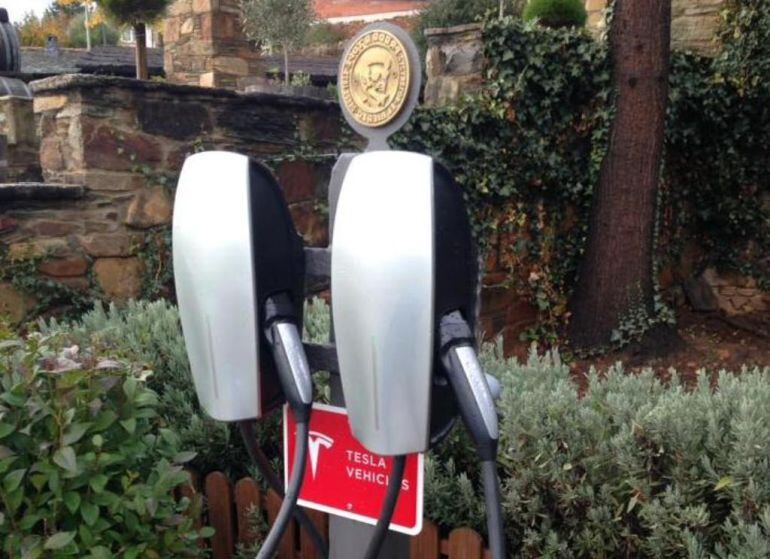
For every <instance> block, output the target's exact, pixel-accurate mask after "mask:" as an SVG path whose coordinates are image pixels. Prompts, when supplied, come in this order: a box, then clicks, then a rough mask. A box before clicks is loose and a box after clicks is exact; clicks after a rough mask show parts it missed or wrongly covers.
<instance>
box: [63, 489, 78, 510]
mask: <svg viewBox="0 0 770 559" xmlns="http://www.w3.org/2000/svg"><path fill="white" fill-rule="evenodd" d="M63 500H64V505H65V506H66V507H67V509H68V510H69V511H70V512H71V513H73V514H74V513H75V512H77V510H78V507H80V494H79V493H78V492H76V491H68V492H67V493H65V494H64V498H63Z"/></svg>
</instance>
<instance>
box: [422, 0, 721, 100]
mask: <svg viewBox="0 0 770 559" xmlns="http://www.w3.org/2000/svg"><path fill="white" fill-rule="evenodd" d="M724 3H725V0H673V4H672V7H671V46H672V47H673V48H675V49H678V50H687V51H694V52H697V53H699V54H704V55H709V56H710V55H713V54H715V53H716V52H717V50H718V48H719V44H718V42H716V34H717V31H718V28H719V21H720V20H719V11H720V9H721V8H722V6H723V5H724ZM606 6H607V0H586V9H587V11H588V28H589V30H591V31H593V32H594V33H595V34H596V35H597V36H598V35H599V34H600V32H601V31H602V30H604V28H605V21H604V12H603V11H604V9H605V7H606ZM425 35H426V38H427V43H428V50H427V54H426V59H425V72H426V75H427V81H426V83H425V104H426V105H428V106H436V105H444V104H447V103H452V102H454V101H456V100H457V99H459V98H460V97H461V96H462V95H463V94H465V93H472V92H474V91H477V90H478V89H479V87H480V85H481V83H482V76H483V66H484V57H483V51H484V45H483V43H482V39H481V25H479V24H469V25H458V26H455V27H447V28H436V29H428V30H426V32H425Z"/></svg>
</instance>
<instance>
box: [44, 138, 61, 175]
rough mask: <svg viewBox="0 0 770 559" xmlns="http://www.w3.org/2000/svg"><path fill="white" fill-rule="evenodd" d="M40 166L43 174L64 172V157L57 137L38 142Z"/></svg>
mask: <svg viewBox="0 0 770 559" xmlns="http://www.w3.org/2000/svg"><path fill="white" fill-rule="evenodd" d="M40 166H41V167H42V169H43V172H47V171H63V170H64V168H65V165H64V156H63V155H62V151H61V144H60V142H59V139H58V138H57V137H55V136H54V137H47V138H43V140H42V141H41V142H40Z"/></svg>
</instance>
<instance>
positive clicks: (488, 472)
mask: <svg viewBox="0 0 770 559" xmlns="http://www.w3.org/2000/svg"><path fill="white" fill-rule="evenodd" d="M439 336H440V339H439V343H440V344H441V345H440V348H439V353H440V358H441V363H442V365H443V368H444V372H445V373H446V375H447V377H448V378H449V382H450V384H451V385H452V388H453V389H454V393H455V397H456V399H457V404H458V406H459V408H460V415H461V416H462V418H463V422H464V423H465V427H466V428H467V429H468V431H469V432H470V434H471V437H472V438H473V442H474V443H475V445H476V451H477V453H478V455H479V458H480V459H481V462H482V474H483V481H484V498H485V501H486V511H487V530H488V533H489V546H490V549H491V550H492V557H493V558H494V559H504V557H505V532H504V529H503V521H502V518H503V517H502V506H501V502H500V501H501V499H500V481H499V477H498V475H497V441H498V437H499V430H498V425H497V413H496V411H495V404H494V396H493V393H492V391H491V390H490V387H489V383H488V381H487V375H485V374H484V371H483V369H482V367H481V363H479V360H478V356H477V354H476V350H475V347H474V342H475V340H474V338H473V332H472V331H471V329H470V327H469V326H468V323H467V322H466V321H465V319H464V318H463V316H462V314H461V313H460V312H459V311H454V312H451V313H448V314H446V315H445V316H443V317H442V318H441V323H440V326H439Z"/></svg>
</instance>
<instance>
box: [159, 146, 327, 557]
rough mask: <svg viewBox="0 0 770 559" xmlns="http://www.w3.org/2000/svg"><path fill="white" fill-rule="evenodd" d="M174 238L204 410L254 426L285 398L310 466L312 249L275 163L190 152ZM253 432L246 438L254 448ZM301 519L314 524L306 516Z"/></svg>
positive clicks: (267, 552) (289, 494)
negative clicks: (307, 317) (304, 332)
mask: <svg viewBox="0 0 770 559" xmlns="http://www.w3.org/2000/svg"><path fill="white" fill-rule="evenodd" d="M212 185H217V188H212ZM202 215H208V219H207V220H206V221H205V222H204V221H203V220H201V219H200V218H201V216H202ZM172 243H173V262H174V277H175V282H176V290H177V299H178V303H179V313H180V318H181V322H182V332H183V334H184V337H185V345H186V347H187V354H188V357H189V360H190V369H191V371H192V376H193V382H194V385H195V389H196V392H197V394H198V399H199V401H200V403H201V406H202V407H203V409H204V410H205V411H206V412H207V413H208V414H209V415H211V416H212V417H213V418H215V419H217V420H220V421H240V422H246V421H249V420H253V419H256V418H260V417H262V416H263V415H265V414H266V413H267V412H269V411H270V410H272V409H274V408H277V407H279V406H280V405H281V404H282V403H283V402H284V401H286V402H287V403H288V405H289V406H290V407H291V408H292V410H293V412H294V414H295V416H296V417H297V440H298V447H299V448H300V451H299V452H298V453H297V462H296V464H295V468H296V469H297V470H298V471H299V472H302V471H304V466H305V458H306V456H307V439H308V434H307V425H308V421H309V416H310V409H311V408H310V406H311V403H312V391H313V384H312V381H311V376H310V375H311V373H310V367H309V365H308V362H307V357H306V356H305V352H304V348H303V346H302V339H301V334H300V332H301V328H302V308H303V304H304V288H303V287H304V253H303V248H302V242H301V239H300V237H299V235H298V234H297V232H296V230H295V229H294V224H293V222H292V220H291V216H290V215H289V211H288V208H287V207H286V203H285V201H284V200H283V196H282V193H281V191H280V188H279V186H278V184H277V183H276V181H275V179H274V178H273V177H272V175H271V174H270V172H269V171H268V170H267V168H266V167H264V166H262V165H261V164H259V163H257V162H256V161H254V160H251V159H249V158H248V157H245V156H242V155H238V154H235V153H227V152H204V153H199V154H196V155H193V156H191V157H188V158H187V160H186V161H185V164H184V167H183V169H182V173H181V175H180V178H179V184H178V187H177V194H176V200H175V204H174V218H173V228H172ZM249 432H250V431H249V430H248V429H246V430H244V431H243V433H244V439H245V440H246V444H247V447H249V451H250V452H254V450H253V449H252V448H251V447H250V445H249V441H248V439H247V433H249ZM265 477H266V478H268V479H269V477H270V473H269V472H265ZM301 481H302V476H301V475H300V476H299V477H297V478H296V479H295V480H293V481H292V482H291V483H290V484H288V485H287V491H286V498H285V499H284V505H283V506H282V507H281V511H280V512H279V514H278V517H277V519H276V521H275V523H274V525H273V529H272V530H271V532H270V534H268V537H267V539H266V541H265V544H264V546H263V548H262V551H261V552H260V557H262V556H264V557H265V558H267V557H272V550H274V549H275V547H277V544H278V542H279V541H280V539H281V536H282V534H283V530H284V529H285V526H286V525H287V524H288V522H289V521H290V520H291V517H292V515H293V514H296V513H295V508H296V507H295V503H296V499H297V495H298V494H299V485H300V484H301ZM277 489H278V491H279V492H280V491H281V490H282V488H280V487H278V488H277ZM298 520H300V521H301V522H302V523H303V524H304V525H306V526H310V523H309V521H306V519H305V521H303V518H302V515H301V514H300V515H299V516H298ZM311 532H313V530H311ZM315 539H316V540H317V541H320V542H322V539H321V538H320V537H316V538H315ZM320 547H322V554H323V553H324V552H325V550H323V547H324V546H323V545H321V546H320Z"/></svg>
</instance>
